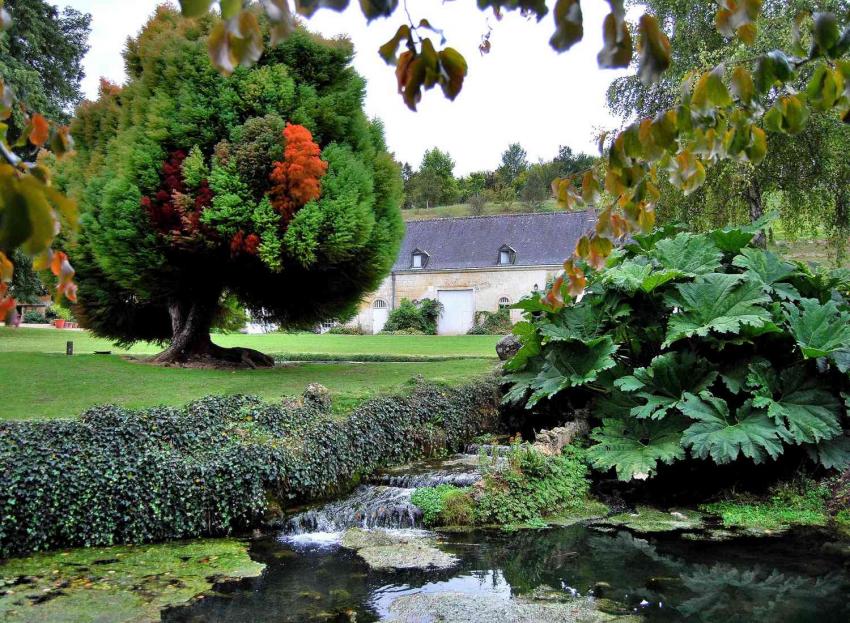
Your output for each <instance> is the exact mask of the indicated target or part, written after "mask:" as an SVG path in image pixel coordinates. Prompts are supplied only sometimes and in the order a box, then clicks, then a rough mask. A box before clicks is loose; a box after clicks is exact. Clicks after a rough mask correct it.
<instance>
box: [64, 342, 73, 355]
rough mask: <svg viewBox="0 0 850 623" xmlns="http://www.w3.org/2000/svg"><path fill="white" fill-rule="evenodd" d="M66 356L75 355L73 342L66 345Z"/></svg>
mask: <svg viewBox="0 0 850 623" xmlns="http://www.w3.org/2000/svg"><path fill="white" fill-rule="evenodd" d="M65 354H66V355H69V356H70V355H73V354H74V343H73V342H72V341H71V340H68V341H67V342H66V343H65Z"/></svg>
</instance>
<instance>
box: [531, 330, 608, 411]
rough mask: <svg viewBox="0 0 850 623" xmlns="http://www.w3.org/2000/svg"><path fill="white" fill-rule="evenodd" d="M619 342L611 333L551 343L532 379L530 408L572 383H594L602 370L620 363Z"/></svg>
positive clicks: (576, 384)
mask: <svg viewBox="0 0 850 623" xmlns="http://www.w3.org/2000/svg"><path fill="white" fill-rule="evenodd" d="M616 351H617V346H616V345H615V344H614V342H613V341H612V340H611V338H610V337H607V336H606V337H603V338H596V339H595V340H590V341H588V342H587V343H585V342H580V341H571V342H554V343H552V344H551V345H549V347H548V349H547V353H546V358H545V361H544V364H543V368H542V370H541V371H540V373H539V374H538V375H537V376H536V377H535V378H534V380H533V381H531V384H530V389H531V390H532V392H533V393H532V394H531V397H530V398H529V399H528V402H527V403H526V407H528V408H529V409H530V408H531V407H533V406H534V405H536V404H537V403H538V402H540V401H541V400H543V399H544V398H551V397H553V396H555V395H556V394H558V393H559V392H561V391H563V390H565V389H567V388H569V387H580V386H582V385H586V384H587V383H590V382H592V381H594V380H596V378H597V377H598V376H599V374H600V373H601V372H603V371H605V370H608V369H609V368H613V367H614V366H615V365H617V362H616V361H615V360H614V357H613V355H614V353H615V352H616Z"/></svg>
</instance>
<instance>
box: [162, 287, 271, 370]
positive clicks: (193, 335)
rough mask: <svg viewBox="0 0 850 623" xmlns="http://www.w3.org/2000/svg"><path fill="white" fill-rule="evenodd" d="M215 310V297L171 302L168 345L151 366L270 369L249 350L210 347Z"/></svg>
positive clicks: (268, 361)
mask: <svg viewBox="0 0 850 623" xmlns="http://www.w3.org/2000/svg"><path fill="white" fill-rule="evenodd" d="M217 306H218V295H215V296H206V297H198V298H193V299H191V300H190V299H180V298H176V297H175V298H173V299H171V300H170V301H169V302H168V312H169V314H170V315H171V331H172V337H171V345H170V346H169V347H168V348H166V349H165V350H164V351H162V352H161V353H160V354H159V355H157V356H156V357H154V358H153V360H152V361H153V362H154V363H162V364H178V365H181V364H182V365H200V366H210V367H238V368H258V367H271V366H273V365H274V359H272V358H271V357H269V356H268V355H265V354H263V353H261V352H259V351H256V350H253V349H251V348H223V347H221V346H218V345H217V344H213V342H212V340H211V339H210V327H211V326H212V321H213V316H214V315H215V312H216V308H217Z"/></svg>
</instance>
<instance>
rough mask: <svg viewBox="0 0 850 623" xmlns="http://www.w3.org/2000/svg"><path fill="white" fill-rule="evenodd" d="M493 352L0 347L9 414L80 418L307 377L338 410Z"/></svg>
mask: <svg viewBox="0 0 850 623" xmlns="http://www.w3.org/2000/svg"><path fill="white" fill-rule="evenodd" d="M493 365H494V363H493V362H492V361H491V360H487V359H461V360H450V361H433V362H430V361H429V362H421V363H409V362H404V363H384V362H376V363H328V364H324V363H297V364H291V365H286V366H284V367H277V368H274V369H264V370H235V371H234V370H203V369H195V368H171V367H168V368H165V367H160V366H153V365H148V364H144V363H139V362H133V361H127V360H125V359H124V358H122V357H120V356H118V355H74V356H73V357H67V356H66V355H59V354H53V353H24V352H12V353H0V396H3V407H2V409H0V417H2V418H4V419H35V418H38V419H44V418H61V417H75V416H77V415H79V413H80V412H82V411H83V410H84V409H86V408H88V407H91V406H93V405H96V404H105V403H113V404H119V405H122V406H126V407H147V406H154V405H158V404H167V405H178V404H184V403H186V402H188V401H190V400H194V399H196V398H200V397H201V396H205V395H207V394H256V395H258V396H261V397H263V398H265V399H267V400H278V399H280V397H281V396H283V395H298V394H301V392H302V391H303V390H304V387H305V386H306V385H307V384H308V383H313V382H318V383H322V384H323V385H325V386H327V387H328V389H330V390H331V393H332V395H333V398H334V407H335V409H337V410H344V409H348V408H351V407H352V406H354V405H355V404H357V403H359V402H361V401H362V400H365V399H367V398H369V397H371V396H373V395H375V394H377V393H379V392H383V391H391V390H393V389H398V388H399V387H401V386H402V385H404V384H405V383H407V382H408V381H409V380H410V379H411V378H412V377H414V376H416V375H420V374H421V375H422V376H424V377H425V378H427V379H428V380H432V381H445V382H447V383H450V384H457V383H462V382H464V381H466V380H468V379H470V378H473V377H476V376H480V375H483V374H486V373H487V372H489V370H490V369H491V368H492V367H493Z"/></svg>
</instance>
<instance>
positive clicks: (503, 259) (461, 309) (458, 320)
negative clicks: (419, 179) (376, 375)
mask: <svg viewBox="0 0 850 623" xmlns="http://www.w3.org/2000/svg"><path fill="white" fill-rule="evenodd" d="M595 220H596V214H595V212H593V211H579V212H546V213H531V214H503V215H496V216H472V217H461V218H441V219H434V220H429V221H408V222H407V223H406V231H405V236H404V242H403V243H402V245H401V250H400V251H399V255H398V258H397V259H396V262H395V265H394V266H393V268H392V272H391V273H390V275H389V277H387V278H386V279H385V280H384V282H383V283H382V284H381V287H380V288H378V290H376V291H375V292H373V293H372V294H370V295H369V296H367V297H366V298H365V299H364V301H363V303H362V305H361V308H360V311H359V313H358V314H357V316H356V317H355V318H354V319H353V320H352V321H351V322H349V323H348V324H349V326H359V327H360V328H361V329H362V330H363V332H365V333H378V332H379V331H380V330H381V329H382V328H383V326H384V323H385V322H386V321H387V316H388V315H389V312H390V310H391V309H393V308H395V307H396V306H397V305H398V304H399V302H400V301H401V300H402V299H410V300H412V301H416V300H419V299H423V298H432V299H437V300H439V301H440V302H441V303H442V304H443V307H444V309H443V313H442V315H441V316H440V320H439V323H438V329H437V332H438V333H439V334H441V335H459V334H464V333H466V332H467V331H468V330H469V329H470V328H471V327H472V326H473V324H474V323H475V318H476V314H477V313H478V312H481V311H490V312H493V311H496V310H498V309H499V308H500V307H506V306H508V305H510V304H512V303H515V302H516V301H518V300H519V299H520V298H522V297H524V296H526V295H527V294H528V293H529V292H531V291H532V290H534V289H535V288H540V289H543V288H545V287H546V284H547V282H548V281H550V280H551V279H552V278H553V277H554V275H555V274H556V273H557V272H558V271H559V270H560V269H561V268H562V265H563V261H564V259H565V258H566V257H568V256H569V255H570V253H571V252H572V250H573V249H574V248H575V245H576V242H578V239H579V238H580V237H581V236H582V235H583V234H585V233H587V232H589V231H590V229H591V228H592V226H593V224H594V222H595ZM511 314H512V320H514V321H516V320H518V319H519V312H518V311H517V310H512V311H511Z"/></svg>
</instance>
